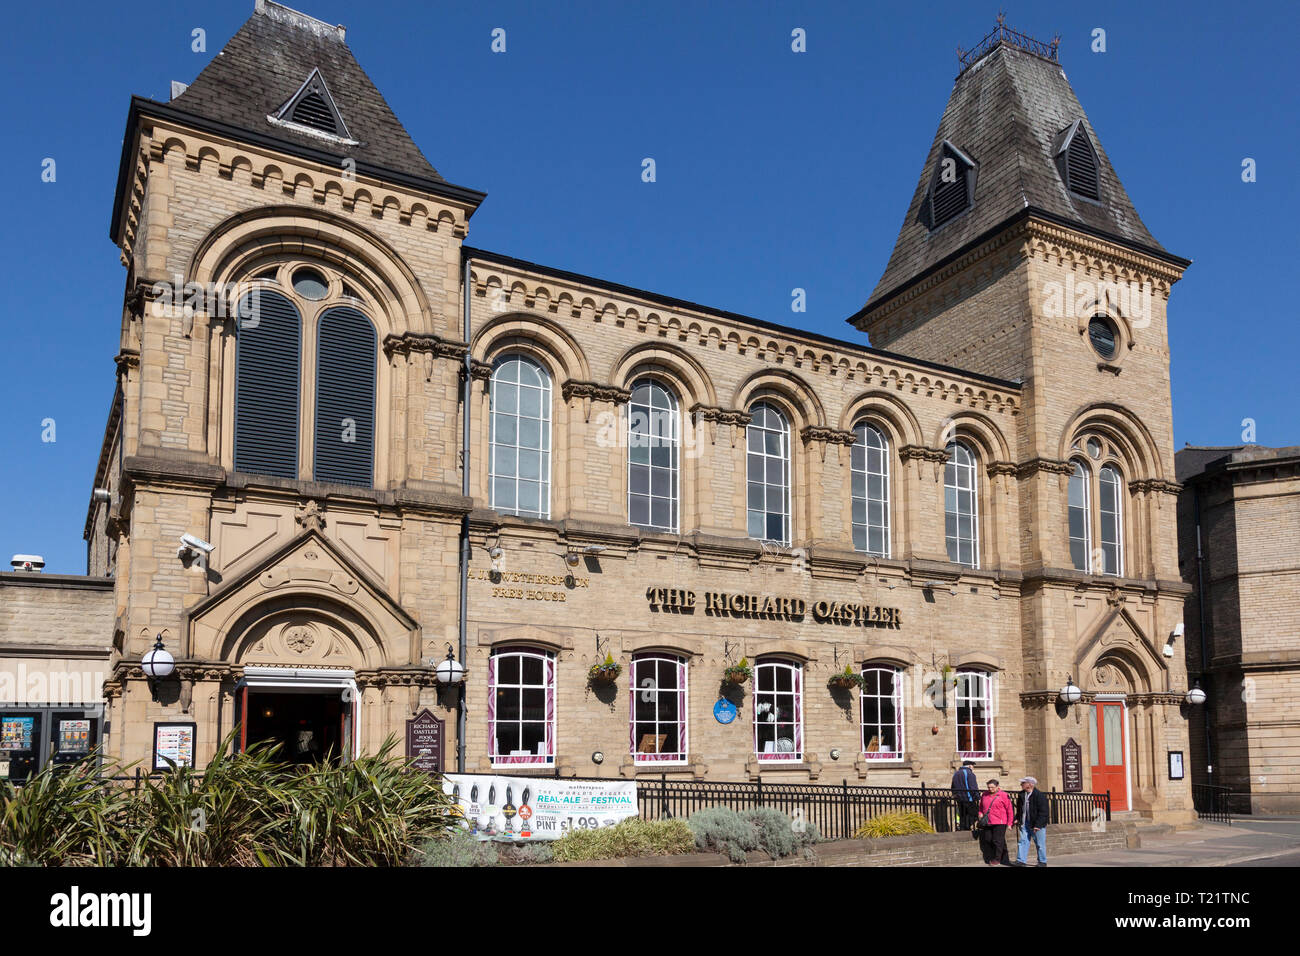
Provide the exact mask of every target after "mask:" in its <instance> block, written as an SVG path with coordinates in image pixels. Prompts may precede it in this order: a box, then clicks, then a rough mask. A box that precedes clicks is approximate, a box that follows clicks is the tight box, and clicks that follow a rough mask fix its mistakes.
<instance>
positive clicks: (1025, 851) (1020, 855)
mask: <svg viewBox="0 0 1300 956" xmlns="http://www.w3.org/2000/svg"><path fill="white" fill-rule="evenodd" d="M1030 840H1033V841H1034V843H1035V844H1036V845H1037V847H1038V862H1039V863H1046V862H1047V827H1039V828H1038V829H1037V830H1036V831H1035V832H1034V835H1033V836H1032V837H1031V836H1030V835H1029V828H1028V827H1026V826H1022V827H1021V828H1020V847H1019V849H1018V850H1017V851H1016V862H1017V863H1027V862H1029V841H1030Z"/></svg>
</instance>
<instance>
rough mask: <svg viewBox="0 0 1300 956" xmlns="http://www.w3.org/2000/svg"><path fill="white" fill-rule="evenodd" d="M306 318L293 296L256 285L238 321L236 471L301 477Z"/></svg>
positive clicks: (244, 301)
mask: <svg viewBox="0 0 1300 956" xmlns="http://www.w3.org/2000/svg"><path fill="white" fill-rule="evenodd" d="M301 348H302V319H301V316H300V315H299V314H298V310H297V308H295V307H294V304H293V303H292V302H291V301H290V300H289V299H288V297H287V296H284V295H282V294H281V293H279V292H274V291H272V290H270V289H255V290H254V291H252V292H250V293H249V294H248V295H246V296H244V298H243V299H241V300H240V303H239V314H238V317H237V319H236V322H235V449H234V461H235V471H241V472H247V473H251V474H259V475H275V476H276V477H279V478H297V477H298V415H299V407H298V399H299V384H298V383H299V374H300V365H301Z"/></svg>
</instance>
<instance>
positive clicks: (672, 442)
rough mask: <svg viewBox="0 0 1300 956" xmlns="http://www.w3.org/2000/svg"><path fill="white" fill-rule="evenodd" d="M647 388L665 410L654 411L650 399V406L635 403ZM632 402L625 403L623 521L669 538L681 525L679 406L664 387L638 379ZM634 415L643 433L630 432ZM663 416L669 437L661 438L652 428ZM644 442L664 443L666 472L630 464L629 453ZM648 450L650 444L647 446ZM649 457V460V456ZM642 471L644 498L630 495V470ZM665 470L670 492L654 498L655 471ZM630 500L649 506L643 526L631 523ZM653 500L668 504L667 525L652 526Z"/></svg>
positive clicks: (661, 384) (652, 399) (650, 446)
mask: <svg viewBox="0 0 1300 956" xmlns="http://www.w3.org/2000/svg"><path fill="white" fill-rule="evenodd" d="M639 388H649V389H651V390H652V391H653V390H654V389H658V390H659V391H660V392H662V393H663V395H664V396H665V397H666V398H667V400H668V408H667V409H662V408H656V407H655V405H654V398H653V396H652V397H651V398H650V404H642V403H640V402H637V401H636V400H635V396H636V392H637V389H639ZM632 396H633V397H632V398H631V399H629V400H628V403H627V520H628V524H630V525H633V526H634V527H637V528H645V529H647V530H649V531H666V532H668V533H670V534H676V533H677V529H678V527H679V526H680V522H681V486H682V485H681V425H680V419H681V415H680V412H679V411H678V409H679V407H680V406H679V405H678V402H677V396H676V394H674V392H673V390H672V389H671V388H669V387H668V386H667V385H664V384H663V383H662V382H660V381H658V380H657V379H654V378H640V379H637V380H636V381H635V382H633V383H632ZM638 414H642V415H644V416H645V417H646V420H647V421H646V424H647V431H644V432H637V431H633V426H634V424H635V421H636V417H637V415H638ZM665 415H667V417H668V420H669V421H670V422H671V428H670V432H671V434H669V435H666V436H665V435H663V434H662V433H661V431H660V429H658V428H656V427H655V426H656V422H657V421H659V420H662V419H663V417H664V416H665ZM646 439H650V440H651V441H652V442H653V441H656V440H657V441H658V442H660V443H667V445H668V449H669V455H670V457H671V463H670V464H669V465H668V467H667V469H664V468H663V466H660V465H655V464H653V462H646V463H644V464H642V463H637V462H633V461H632V449H633V448H634V447H641V444H640V443H642V442H644V441H645V440H646ZM646 447H649V448H651V449H653V448H654V444H649V445H648V446H646ZM651 457H653V452H652V455H651ZM635 468H644V469H646V472H647V491H646V493H645V494H640V493H634V492H633V491H632V474H633V469H635ZM664 470H667V471H668V474H669V482H670V485H671V487H670V489H669V493H668V495H666V496H665V495H656V494H655V492H654V478H655V473H656V472H657V471H664ZM634 497H639V498H645V499H647V500H648V503H649V509H650V510H649V512H648V515H647V520H646V522H645V523H641V522H638V521H633V520H632V499H633V498H634ZM656 500H660V501H663V500H666V501H667V502H668V513H669V522H668V524H655V523H654V503H655V501H656Z"/></svg>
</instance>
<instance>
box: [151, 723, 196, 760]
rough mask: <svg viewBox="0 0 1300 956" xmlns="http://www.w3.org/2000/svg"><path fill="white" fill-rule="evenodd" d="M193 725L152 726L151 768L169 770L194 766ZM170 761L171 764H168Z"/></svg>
mask: <svg viewBox="0 0 1300 956" xmlns="http://www.w3.org/2000/svg"><path fill="white" fill-rule="evenodd" d="M197 730H198V724H195V723H188V724H185V723H162V722H159V723H155V724H154V725H153V768H154V769H155V770H170V769H171V768H172V766H173V765H175V766H177V767H193V766H194V736H195V733H196V731H197ZM168 761H171V763H168Z"/></svg>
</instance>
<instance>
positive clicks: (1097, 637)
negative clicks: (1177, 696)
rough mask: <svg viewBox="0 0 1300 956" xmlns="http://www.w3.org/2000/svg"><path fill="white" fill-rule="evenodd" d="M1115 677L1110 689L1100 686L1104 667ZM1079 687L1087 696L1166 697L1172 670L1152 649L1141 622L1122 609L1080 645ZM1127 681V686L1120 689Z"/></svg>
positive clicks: (1077, 660) (1114, 611)
mask: <svg viewBox="0 0 1300 956" xmlns="http://www.w3.org/2000/svg"><path fill="white" fill-rule="evenodd" d="M1103 666H1104V667H1105V668H1109V669H1110V670H1109V671H1106V672H1103V673H1107V674H1110V675H1111V678H1112V679H1111V680H1110V681H1104V682H1102V683H1105V684H1106V685H1107V686H1101V687H1099V686H1097V684H1098V680H1097V678H1098V676H1099V671H1098V668H1101V667H1103ZM1075 669H1076V671H1077V673H1078V674H1079V686H1080V687H1081V688H1082V689H1083V690H1084V691H1085V692H1087V693H1094V694H1095V693H1102V694H1111V693H1128V694H1150V693H1164V692H1168V690H1169V668H1168V666H1167V665H1166V664H1165V662H1164V659H1163V658H1162V657H1161V656H1160V654H1158V653H1157V652H1156V650H1155V649H1154V648H1153V647H1152V646H1151V642H1150V641H1149V640H1148V639H1147V636H1146V635H1145V634H1144V633H1143V631H1142V627H1141V625H1140V624H1138V622H1137V619H1136V618H1135V617H1134V616H1133V615H1132V614H1130V613H1129V612H1128V611H1127V610H1126V609H1124V608H1123V607H1122V606H1116V607H1113V608H1111V610H1110V611H1109V613H1107V614H1105V615H1103V616H1102V618H1101V619H1100V620H1099V621H1098V622H1097V624H1096V626H1095V627H1093V629H1092V630H1091V632H1090V633H1089V634H1088V635H1087V636H1086V637H1084V638H1083V639H1082V641H1080V643H1079V646H1078V649H1077V651H1076V653H1075ZM1116 678H1123V680H1124V682H1125V684H1126V685H1127V686H1120V685H1119V684H1118V683H1117V682H1116Z"/></svg>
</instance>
